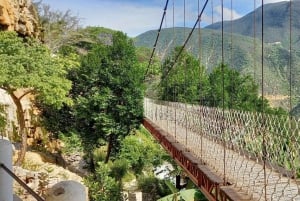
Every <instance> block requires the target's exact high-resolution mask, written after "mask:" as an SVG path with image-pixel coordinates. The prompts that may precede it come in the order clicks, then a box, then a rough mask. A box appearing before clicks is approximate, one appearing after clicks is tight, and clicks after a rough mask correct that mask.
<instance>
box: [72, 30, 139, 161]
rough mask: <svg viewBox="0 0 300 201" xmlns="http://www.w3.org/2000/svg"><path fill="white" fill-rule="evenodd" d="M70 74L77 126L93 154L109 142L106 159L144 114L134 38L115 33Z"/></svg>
mask: <svg viewBox="0 0 300 201" xmlns="http://www.w3.org/2000/svg"><path fill="white" fill-rule="evenodd" d="M71 77H72V80H73V83H74V84H73V88H72V93H71V94H72V97H73V98H74V99H75V106H74V117H75V119H76V124H75V128H76V130H78V131H79V133H80V134H81V136H82V139H83V142H84V144H85V148H86V151H87V153H88V154H89V155H90V157H91V156H92V154H91V153H92V151H93V149H94V148H95V147H97V146H100V145H103V144H107V156H106V160H105V161H106V162H107V161H108V160H109V157H110V155H111V153H112V152H115V151H117V150H118V145H119V142H120V140H122V139H123V138H124V137H125V136H126V135H128V134H129V133H130V131H131V130H132V129H134V128H137V127H138V126H139V124H140V122H141V119H142V117H143V95H142V84H141V83H142V78H143V74H142V70H141V69H140V68H139V66H138V65H137V60H136V56H135V48H134V45H133V42H132V40H130V39H128V38H127V36H126V35H124V34H123V33H121V32H116V33H114V34H113V36H112V44H111V45H104V44H98V45H96V46H95V48H94V49H93V50H91V52H89V53H88V54H87V55H86V56H84V57H83V59H82V62H81V66H80V67H79V68H78V69H76V70H75V71H73V72H72V73H71Z"/></svg>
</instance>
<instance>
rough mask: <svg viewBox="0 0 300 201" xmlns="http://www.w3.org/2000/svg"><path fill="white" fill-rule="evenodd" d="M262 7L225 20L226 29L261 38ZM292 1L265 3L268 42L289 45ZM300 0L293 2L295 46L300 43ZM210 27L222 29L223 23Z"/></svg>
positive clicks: (209, 27)
mask: <svg viewBox="0 0 300 201" xmlns="http://www.w3.org/2000/svg"><path fill="white" fill-rule="evenodd" d="M261 11H262V9H261V7H260V8H257V9H256V10H255V11H253V12H250V13H249V14H247V15H245V16H244V17H242V18H240V19H237V20H234V21H232V22H231V21H227V22H224V31H226V32H228V33H230V32H231V29H232V32H233V33H237V34H241V35H245V36H250V37H253V36H254V31H255V37H257V38H259V39H261V36H262V35H261V30H262V29H261V22H262V12H261ZM290 11H291V8H290V2H289V1H285V2H279V3H272V4H265V6H264V40H265V41H266V42H268V43H274V42H281V43H282V44H283V46H284V47H288V46H289V38H290V31H289V29H290ZM299 11H300V1H293V2H292V43H293V46H295V47H297V46H298V45H299V42H300V40H299V37H298V36H299V34H300V12H299ZM206 28H208V29H215V30H221V28H222V27H221V23H220V22H218V23H214V24H212V25H209V26H207V27H206Z"/></svg>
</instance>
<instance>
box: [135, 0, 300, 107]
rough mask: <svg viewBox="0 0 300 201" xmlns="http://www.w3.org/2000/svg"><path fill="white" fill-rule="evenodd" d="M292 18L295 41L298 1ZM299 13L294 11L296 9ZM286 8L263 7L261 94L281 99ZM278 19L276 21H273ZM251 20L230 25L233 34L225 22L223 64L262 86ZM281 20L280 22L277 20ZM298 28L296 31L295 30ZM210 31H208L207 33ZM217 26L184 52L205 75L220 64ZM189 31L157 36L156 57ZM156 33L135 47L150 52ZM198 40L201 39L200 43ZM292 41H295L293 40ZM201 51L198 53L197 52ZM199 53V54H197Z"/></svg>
mask: <svg viewBox="0 0 300 201" xmlns="http://www.w3.org/2000/svg"><path fill="white" fill-rule="evenodd" d="M293 5H294V7H293V9H294V12H293V16H298V15H299V18H297V19H295V20H294V19H293V20H294V21H293V25H294V27H293V29H292V30H293V36H294V38H295V37H296V35H297V33H298V31H299V33H300V29H299V28H300V26H299V25H298V24H300V23H298V24H297V20H298V19H299V20H300V1H299V2H297V1H296V2H293ZM298 6H299V9H297V10H296V8H298ZM259 10H260V9H259V8H258V9H257V11H256V13H255V16H256V24H257V25H258V24H259V22H260V21H261V12H260V13H259ZM288 11H289V4H288V3H286V2H281V3H275V4H267V5H265V16H266V19H267V20H266V21H265V26H264V27H265V28H264V29H265V38H267V40H265V43H264V90H265V93H266V94H267V95H275V96H279V95H280V96H282V95H288V94H289V79H290V68H289V60H290V53H289V52H290V51H289V45H288V44H289V40H288V36H289V29H288V25H289V24H288V20H289V12H288ZM275 15H278V16H279V17H278V16H277V17H272V16H275ZM253 16H254V12H252V13H249V14H248V15H246V16H245V17H243V18H240V19H238V20H235V21H233V22H232V24H233V25H234V26H233V27H234V29H233V32H229V29H230V25H231V22H225V26H224V27H225V31H226V32H225V33H224V62H225V63H226V64H228V65H229V66H231V67H232V68H235V69H237V70H238V71H240V72H242V73H246V74H250V75H253V77H254V79H255V80H256V81H257V83H259V84H261V77H262V76H261V74H262V73H261V71H262V70H261V69H262V67H261V63H262V62H261V61H262V59H261V58H262V57H261V56H262V50H261V47H262V43H261V39H260V38H259V37H258V35H259V31H261V30H259V29H258V28H257V29H256V30H257V33H256V35H257V37H256V38H253V30H254V28H253V25H254V23H253ZM278 19H280V20H278ZM298 27H299V28H298ZM209 28H210V29H209ZM219 28H220V24H219V23H216V24H213V25H211V26H208V28H203V29H201V30H200V37H199V30H197V29H196V30H195V31H194V33H193V35H192V37H191V39H190V41H189V43H188V44H187V50H189V51H191V52H192V53H193V54H194V55H195V56H196V57H199V55H200V56H201V63H202V64H203V65H205V67H206V68H207V71H208V72H211V70H212V69H213V68H214V67H216V66H217V64H219V63H220V62H221V59H222V58H221V55H222V54H221V52H222V49H221V46H222V41H221V31H220V30H219ZM190 31H191V29H190V28H180V27H176V28H174V29H173V28H166V29H163V30H162V31H161V33H160V38H159V42H158V47H157V49H156V53H157V54H158V55H159V56H160V57H161V58H162V59H163V58H165V57H166V55H167V54H168V53H169V52H170V51H171V50H172V49H173V48H174V47H175V46H180V45H182V44H183V42H184V40H185V38H186V37H187V35H188V33H189V32H190ZM156 34H157V31H156V30H155V31H148V32H145V33H143V34H141V35H139V36H137V37H136V38H135V44H136V46H143V47H148V48H152V47H153V44H154V41H155V38H156ZM199 38H201V40H200V43H199ZM293 40H294V39H293ZM297 43H298V42H297V41H295V42H293V51H292V69H291V70H292V76H291V78H292V94H293V97H299V95H300V88H299V87H298V86H300V65H298V64H300V45H297ZM199 47H201V49H200V48H199ZM199 49H200V50H201V51H199ZM297 103H299V100H297V99H296V98H293V105H294V106H295V105H297ZM274 105H276V106H282V107H284V108H286V109H287V108H288V107H287V106H288V100H283V101H280V102H279V103H274Z"/></svg>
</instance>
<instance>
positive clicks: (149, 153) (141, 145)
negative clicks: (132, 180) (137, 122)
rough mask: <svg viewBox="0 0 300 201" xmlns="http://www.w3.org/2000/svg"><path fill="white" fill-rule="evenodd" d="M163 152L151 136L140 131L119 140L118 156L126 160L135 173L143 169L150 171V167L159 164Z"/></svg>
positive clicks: (139, 172)
mask: <svg viewBox="0 0 300 201" xmlns="http://www.w3.org/2000/svg"><path fill="white" fill-rule="evenodd" d="M164 155H165V153H164V152H163V151H162V150H161V148H160V146H159V145H158V144H156V143H155V142H154V141H153V139H152V138H150V137H149V136H146V135H144V134H142V133H140V132H137V133H136V135H130V136H127V137H126V138H125V139H124V140H123V141H122V142H121V150H120V154H119V158H121V159H125V160H126V161H128V164H129V167H130V168H131V169H132V170H133V172H134V173H135V174H136V175H139V174H141V173H142V171H143V170H144V169H147V170H148V171H149V170H150V171H152V167H153V166H154V167H156V166H158V165H160V164H161V163H162V161H163V157H164Z"/></svg>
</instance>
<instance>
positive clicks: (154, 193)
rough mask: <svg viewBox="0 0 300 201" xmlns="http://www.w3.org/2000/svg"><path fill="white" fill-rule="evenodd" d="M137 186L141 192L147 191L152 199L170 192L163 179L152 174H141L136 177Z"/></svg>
mask: <svg viewBox="0 0 300 201" xmlns="http://www.w3.org/2000/svg"><path fill="white" fill-rule="evenodd" d="M138 187H139V189H140V190H141V191H142V192H143V193H148V194H149V195H150V196H151V197H152V199H153V200H157V199H159V198H161V197H164V196H166V195H169V194H171V193H172V191H171V190H170V189H169V188H168V186H167V185H166V183H165V182H164V181H163V180H160V179H158V178H156V177H153V176H141V177H140V178H139V179H138Z"/></svg>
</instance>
